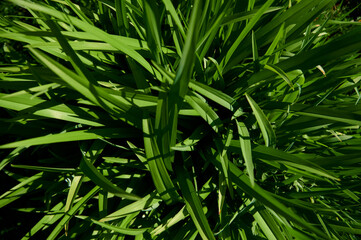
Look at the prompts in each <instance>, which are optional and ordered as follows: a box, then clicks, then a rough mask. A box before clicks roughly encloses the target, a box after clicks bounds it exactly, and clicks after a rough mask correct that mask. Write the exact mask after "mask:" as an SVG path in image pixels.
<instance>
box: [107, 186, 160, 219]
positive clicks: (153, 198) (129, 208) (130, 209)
mask: <svg viewBox="0 0 361 240" xmlns="http://www.w3.org/2000/svg"><path fill="white" fill-rule="evenodd" d="M161 201H162V199H161V198H160V197H159V196H158V195H157V194H156V193H155V192H152V193H150V194H148V195H146V196H145V197H143V198H142V199H140V200H138V201H135V202H133V203H131V204H128V205H126V206H124V207H123V208H121V209H119V210H117V211H115V212H113V213H111V214H109V215H107V216H106V217H104V218H102V219H100V222H107V221H112V220H116V219H119V218H122V217H124V216H126V215H128V214H131V213H134V212H140V211H143V210H146V209H148V208H152V207H153V206H158V205H159V202H161Z"/></svg>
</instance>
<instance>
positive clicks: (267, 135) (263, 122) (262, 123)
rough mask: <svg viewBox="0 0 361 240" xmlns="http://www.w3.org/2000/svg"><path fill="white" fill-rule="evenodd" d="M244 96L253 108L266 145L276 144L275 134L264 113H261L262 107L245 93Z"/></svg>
mask: <svg viewBox="0 0 361 240" xmlns="http://www.w3.org/2000/svg"><path fill="white" fill-rule="evenodd" d="M246 98H247V101H248V103H249V105H250V106H251V108H252V110H253V113H254V115H255V116H256V119H257V122H258V124H259V127H260V128H261V131H262V134H263V138H264V141H265V144H266V146H274V145H275V144H276V135H275V132H274V130H273V128H272V126H271V124H270V122H269V121H268V119H267V117H266V115H265V114H264V113H263V111H262V109H261V108H260V107H259V106H258V104H257V103H256V102H255V101H254V100H253V99H252V98H251V97H250V96H249V95H248V94H247V93H246Z"/></svg>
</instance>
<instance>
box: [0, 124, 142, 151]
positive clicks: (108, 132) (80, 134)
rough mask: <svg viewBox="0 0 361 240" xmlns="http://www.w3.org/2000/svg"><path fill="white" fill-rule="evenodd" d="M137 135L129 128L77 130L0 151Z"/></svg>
mask: <svg viewBox="0 0 361 240" xmlns="http://www.w3.org/2000/svg"><path fill="white" fill-rule="evenodd" d="M138 134H139V133H136V132H134V130H133V129H129V128H124V129H122V128H101V129H89V130H78V131H72V132H64V133H57V134H52V135H46V136H41V137H36V138H31V139H26V140H21V141H17V142H12V143H7V144H3V145H0V149H5V148H16V147H29V146H35V145H44V144H52V143H61V142H74V141H83V140H93V139H101V138H131V137H137V136H139V135H138Z"/></svg>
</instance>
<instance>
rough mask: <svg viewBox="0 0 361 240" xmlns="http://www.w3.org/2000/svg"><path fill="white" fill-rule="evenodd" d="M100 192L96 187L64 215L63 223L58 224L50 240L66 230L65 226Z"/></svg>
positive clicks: (49, 237)
mask: <svg viewBox="0 0 361 240" xmlns="http://www.w3.org/2000/svg"><path fill="white" fill-rule="evenodd" d="M99 190H100V187H99V186H96V187H94V188H93V189H92V190H90V191H89V192H88V193H87V194H86V195H85V196H84V197H82V198H81V199H80V201H79V202H77V203H76V204H75V205H74V207H72V208H71V209H70V210H69V211H68V212H66V213H64V217H63V218H62V219H61V221H60V222H59V223H58V225H57V226H56V227H55V228H54V230H53V231H52V232H51V233H50V235H49V236H48V238H47V239H48V240H54V239H56V237H57V236H58V235H59V233H60V232H61V230H62V229H63V228H64V226H65V224H67V223H68V222H69V220H70V219H71V218H72V217H73V216H74V215H75V213H76V212H77V211H79V209H80V208H81V207H83V206H84V204H86V203H87V202H88V201H89V200H90V199H91V198H93V197H94V195H95V194H96V193H97V192H98V191H99Z"/></svg>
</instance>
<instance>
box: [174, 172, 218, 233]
mask: <svg viewBox="0 0 361 240" xmlns="http://www.w3.org/2000/svg"><path fill="white" fill-rule="evenodd" d="M176 171H177V178H178V181H179V185H180V189H181V192H182V194H183V197H184V200H185V203H186V208H187V211H188V213H189V215H190V216H191V218H192V220H193V222H194V224H195V226H196V227H197V230H198V231H199V234H200V235H201V237H202V239H205V240H206V239H207V240H212V239H213V240H215V237H214V235H213V232H212V230H211V228H210V226H209V223H208V220H207V218H206V215H205V214H204V212H203V207H202V204H201V201H200V199H199V197H198V195H197V194H196V191H195V189H194V186H193V184H192V181H191V179H190V177H189V175H188V174H187V172H186V171H185V169H184V168H183V167H182V166H177V168H176Z"/></svg>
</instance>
